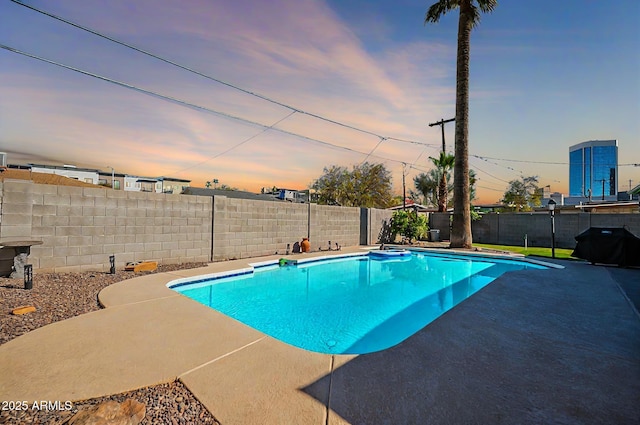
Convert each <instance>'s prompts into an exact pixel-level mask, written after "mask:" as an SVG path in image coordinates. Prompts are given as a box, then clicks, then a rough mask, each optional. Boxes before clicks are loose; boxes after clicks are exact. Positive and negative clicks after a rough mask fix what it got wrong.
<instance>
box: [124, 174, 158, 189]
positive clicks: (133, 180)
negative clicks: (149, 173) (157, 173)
mask: <svg viewBox="0 0 640 425" xmlns="http://www.w3.org/2000/svg"><path fill="white" fill-rule="evenodd" d="M124 190H127V191H131V192H156V193H162V182H160V181H158V179H154V178H151V177H140V176H131V175H125V176H124Z"/></svg>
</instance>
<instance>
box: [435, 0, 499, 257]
mask: <svg viewBox="0 0 640 425" xmlns="http://www.w3.org/2000/svg"><path fill="white" fill-rule="evenodd" d="M497 3H498V2H497V0H440V1H438V2H437V3H435V4H433V5H431V7H429V9H428V10H427V13H426V15H425V18H424V22H425V24H427V23H429V22H433V23H436V22H438V21H439V20H440V18H441V17H442V16H443V15H445V14H446V13H447V12H450V11H451V10H453V9H458V8H459V9H460V15H459V18H458V51H457V55H456V136H455V166H454V171H453V187H454V190H453V224H452V227H451V243H450V245H451V247H452V248H471V243H472V236H471V201H470V194H469V191H470V189H469V49H470V45H471V30H472V29H473V27H475V26H476V25H477V24H478V23H479V22H480V12H483V13H487V12H491V11H493V9H495V7H496V5H497Z"/></svg>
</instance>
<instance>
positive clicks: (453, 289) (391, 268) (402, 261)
mask: <svg viewBox="0 0 640 425" xmlns="http://www.w3.org/2000/svg"><path fill="white" fill-rule="evenodd" d="M530 268H534V269H541V268H545V267H544V266H539V265H536V264H531V263H527V262H522V261H515V260H502V259H495V258H488V257H471V256H462V255H460V256H457V255H442V254H432V253H423V252H413V253H412V255H411V256H408V257H400V258H391V259H384V258H383V259H380V258H376V257H373V256H368V255H363V256H355V257H354V256H351V257H341V258H333V259H327V260H322V261H313V262H308V263H301V264H298V265H286V266H282V267H281V266H279V265H277V264H276V265H271V266H264V267H259V268H256V269H255V271H253V272H252V271H244V272H240V274H237V275H235V276H232V277H222V278H216V279H213V280H207V281H199V282H194V283H189V282H187V283H180V284H179V285H174V286H173V287H172V289H174V290H176V291H178V292H180V293H182V294H184V295H185V296H187V297H189V298H192V299H194V300H196V301H198V302H200V303H202V304H204V305H207V306H209V307H212V308H214V309H216V310H218V311H220V312H222V313H224V314H226V315H228V316H230V317H233V318H234V319H236V320H239V321H240V322H242V323H244V324H246V325H249V326H251V327H253V328H255V329H257V330H259V331H261V332H264V333H265V334H267V335H270V336H272V337H274V338H277V339H279V340H281V341H284V342H286V343H288V344H291V345H294V346H297V347H300V348H304V349H307V350H311V351H316V352H320V353H328V354H364V353H370V352H373V351H379V350H383V349H386V348H389V347H391V346H393V345H396V344H398V343H400V342H401V341H403V340H405V339H406V338H408V337H409V336H411V335H413V334H414V333H415V332H417V331H418V330H420V329H422V328H423V327H424V326H426V325H427V324H428V323H430V322H432V321H433V320H435V319H436V318H438V317H439V316H440V315H442V314H443V313H444V312H446V311H447V310H449V309H451V308H452V307H453V306H455V305H456V304H458V303H460V302H461V301H463V300H465V299H466V298H468V297H469V296H471V295H472V294H474V293H475V292H477V291H478V290H479V289H481V288H483V287H484V286H486V285H487V284H489V283H490V282H491V281H493V280H494V279H495V278H496V277H498V276H500V275H501V274H503V273H505V272H507V271H512V270H522V269H530ZM169 285H170V286H171V284H169Z"/></svg>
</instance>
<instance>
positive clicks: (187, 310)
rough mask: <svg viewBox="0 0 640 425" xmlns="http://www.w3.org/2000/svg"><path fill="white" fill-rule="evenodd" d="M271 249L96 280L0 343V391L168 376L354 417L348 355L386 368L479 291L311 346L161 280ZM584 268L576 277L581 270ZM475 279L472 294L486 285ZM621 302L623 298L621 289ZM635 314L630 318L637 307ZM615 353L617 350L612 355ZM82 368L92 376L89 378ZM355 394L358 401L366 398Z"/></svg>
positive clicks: (96, 386) (315, 420)
mask: <svg viewBox="0 0 640 425" xmlns="http://www.w3.org/2000/svg"><path fill="white" fill-rule="evenodd" d="M363 249H366V248H363V247H354V248H351V249H344V250H343V252H342V254H345V253H349V252H356V253H357V252H362V251H363ZM438 252H443V250H442V249H439V250H438ZM445 252H456V251H453V250H451V251H449V250H446V251H445ZM463 253H464V254H469V253H467V252H466V251H465V252H463ZM334 254H335V253H334ZM486 254H487V253H482V255H486ZM325 255H327V252H320V253H312V254H298V255H297V256H296V257H297V258H299V259H306V258H309V259H312V258H316V259H317V258H318V257H321V256H325ZM280 258H281V256H270V257H265V258H262V259H260V261H258V262H255V259H245V260H234V261H228V262H224V263H212V264H210V265H209V266H207V267H204V268H199V269H189V270H180V271H175V272H168V273H159V274H151V275H146V276H141V277H136V278H133V279H129V280H126V281H123V282H119V283H116V284H114V285H111V286H109V287H107V288H105V289H104V290H103V291H101V292H100V294H99V300H100V303H101V304H102V305H103V306H104V307H105V308H104V309H103V310H99V311H96V312H93V313H89V314H85V315H82V316H78V317H75V318H73V319H68V320H65V321H63V322H58V323H54V324H52V325H48V326H46V327H44V328H40V329H38V330H35V331H33V332H30V333H28V334H26V335H23V336H21V337H19V338H16V339H14V340H12V341H10V342H8V343H6V344H3V345H2V346H0V363H1V364H6V365H7V366H8V367H7V368H6V370H8V371H10V372H9V374H8V375H7V376H5V377H3V379H2V380H0V399H5V400H6V399H8V397H11V398H12V399H15V398H16V397H17V398H18V399H27V400H31V399H33V400H42V399H47V398H49V399H51V400H54V399H55V400H59V399H63V400H66V399H74V400H80V399H86V398H92V397H97V396H101V395H109V394H116V393H119V392H124V391H128V390H132V389H136V388H140V387H144V386H148V385H153V384H157V383H161V382H168V381H171V380H173V379H175V378H178V379H180V380H181V381H182V382H183V383H184V384H185V385H186V386H187V387H188V388H189V389H190V390H191V391H192V393H193V394H194V396H195V397H196V398H198V400H200V401H201V402H202V403H203V404H204V405H205V406H206V407H207V408H208V409H209V410H210V411H211V412H212V413H213V414H214V415H215V416H216V418H217V419H218V420H219V421H221V422H222V423H298V424H307V423H308V424H319V423H322V424H327V423H331V424H342V423H362V422H359V420H358V418H359V417H360V416H358V415H365V414H366V412H355V413H354V412H353V409H356V406H355V405H354V404H353V403H354V402H355V400H354V401H352V402H349V399H351V398H356V399H357V398H358V397H362V395H361V394H359V392H358V393H357V394H356V393H353V392H352V391H351V390H349V388H351V385H353V382H352V381H350V380H349V379H356V381H358V380H360V381H367V379H366V378H362V377H360V378H357V376H359V375H358V373H359V372H358V369H357V367H358V365H359V364H364V365H366V368H367V369H368V373H373V374H374V375H375V373H376V371H378V372H377V373H381V374H384V373H385V372H384V371H385V370H387V369H389V367H392V368H398V367H401V365H402V364H403V363H404V362H403V360H402V358H403V357H399V358H397V359H396V360H392V363H389V361H390V358H389V356H394V355H395V354H394V353H397V352H400V353H402V352H406V350H409V352H412V350H414V348H413V347H414V346H416V341H417V342H420V341H421V340H422V339H424V338H427V337H429V336H430V335H431V334H438V332H440V331H439V328H440V327H442V326H445V325H446V324H447V323H450V322H451V321H452V320H455V317H456V316H457V315H458V313H460V314H462V313H464V312H465V311H466V310H467V309H468V308H470V306H471V305H472V304H478V302H479V301H478V300H480V299H481V298H482V297H478V298H476V299H475V301H474V302H472V303H469V302H468V301H469V300H467V301H465V302H463V303H461V304H459V305H458V306H457V307H455V308H454V309H452V310H450V311H449V312H448V313H446V314H445V315H444V316H443V318H441V319H438V320H437V321H436V322H434V323H437V326H434V323H432V324H430V325H429V326H427V327H426V328H424V329H423V330H422V331H419V334H420V335H417V336H414V337H411V338H409V339H408V340H406V341H405V342H402V343H401V344H399V345H398V346H396V347H393V348H392V349H389V350H385V351H384V352H380V353H372V354H368V355H362V356H355V355H329V354H319V353H312V352H309V351H306V350H303V349H300V348H296V347H293V346H290V345H287V344H285V343H283V342H280V341H277V340H275V339H273V338H271V337H269V336H266V335H264V334H262V333H260V332H258V331H255V330H253V329H251V328H249V327H247V326H245V325H242V324H240V323H239V322H237V321H235V320H234V319H231V318H229V317H227V316H224V315H222V314H220V313H217V312H215V311H214V310H212V309H210V308H208V307H205V306H202V305H200V304H199V303H197V302H196V301H193V300H189V299H187V298H186V297H184V296H182V295H181V294H179V293H177V292H175V291H173V290H171V289H169V288H168V287H167V283H169V282H170V281H175V280H179V279H189V278H193V277H194V276H200V275H203V274H215V273H220V272H224V271H228V270H235V269H237V268H242V266H243V265H244V267H245V268H246V267H247V266H248V265H249V264H261V263H264V262H270V261H277V260H279V259H280ZM249 261H251V262H252V263H249ZM549 264H554V263H549ZM554 265H556V266H558V264H554ZM567 266H569V265H568V264H567ZM574 268H576V267H573V265H572V266H571V267H569V269H574ZM554 270H556V271H557V272H564V271H563V270H561V269H554ZM594 270H596V271H597V270H598V269H594ZM566 273H573V270H568V271H566ZM523 276H524V277H523ZM590 278H591V277H589V276H585V279H584V280H585V281H586V280H589V279H590ZM518 279H521V280H522V279H524V280H523V281H527V275H523V274H517V275H513V276H511V278H509V279H507V278H503V277H501V278H498V279H497V280H496V282H497V281H498V280H500V281H501V282H502V284H501V285H499V286H500V287H502V286H504V283H505V281H507V280H509V281H518ZM593 279H601V277H598V276H595V277H593ZM528 280H531V279H528ZM491 287H492V285H489V286H488V288H491ZM485 289H486V288H483V290H481V291H480V292H479V294H480V293H484V292H496V291H485ZM502 290H504V289H502ZM475 297H476V296H474V297H471V298H470V300H474V298H475ZM622 298H623V297H622V296H621V299H622ZM616 302H617V301H616ZM624 303H625V305H626V300H624ZM461 306H462V307H461ZM627 307H628V306H627ZM634 317H635V319H636V321H637V319H638V318H637V316H636V315H634ZM189 325H190V326H189ZM635 325H637V324H635ZM634 329H635V328H634ZM634 331H635V330H634ZM100 332H102V333H104V335H103V334H101V333H100ZM61 339H62V341H63V343H62V344H61ZM76 341H79V342H77V343H76ZM87 341H91V343H90V344H87V343H86V342H87ZM42 347H47V356H45V357H42V356H40V357H38V356H33V353H37V352H38V351H41V350H42ZM403 356H404V355H403ZM132 357H133V359H132ZM627 357H628V356H627ZM356 358H358V361H355V360H356ZM617 358H618V359H620V355H617ZM141 359H144V360H141ZM379 359H381V360H379ZM3 362H4V363H3ZM118 362H120V363H118ZM58 371H62V372H58ZM123 371H126V374H123ZM336 371H339V373H337V374H336V373H335V372H336ZM349 371H351V372H349ZM349 373H351V375H353V376H356V378H349V379H348V377H347V378H345V376H346V375H345V374H347V375H348V376H351V375H349ZM434 373H435V372H434ZM92 376H93V377H94V379H89V378H91V377H92ZM394 376H395V375H394ZM336 379H337V381H336ZM385 379H392V380H394V379H395V378H389V377H386V378H385ZM360 381H358V382H360ZM362 385H364V387H367V388H368V387H372V388H374V387H376V386H377V385H383V386H388V385H391V386H393V385H394V384H392V383H384V381H380V380H379V382H376V383H372V382H362ZM396 385H397V384H396ZM359 386H360V384H359ZM364 387H362V388H364ZM389 389H390V388H389ZM345 391H346V392H345ZM371 391H374V390H373V389H371ZM378 391H379V390H378ZM366 393H367V392H366V391H365V392H364V393H363V394H366ZM372 394H373V393H372ZM421 396H422V395H421ZM408 397H409V398H411V396H408ZM391 399H393V397H391ZM396 402H397V400H396ZM414 402H416V403H417V402H418V401H417V400H414ZM377 403H382V404H384V403H385V402H384V400H381V401H377ZM356 404H362V403H361V402H360V403H356ZM364 404H365V406H364V407H366V409H365V410H367V409H368V410H371V408H372V407H373V406H374V405H372V404H367V402H365V403H364ZM364 407H362V406H361V407H360V409H362V408H364ZM387 408H388V409H391V410H392V409H393V407H392V406H387ZM391 410H389V411H391ZM369 414H371V412H369ZM345 418H346V419H345ZM401 422H402V421H401Z"/></svg>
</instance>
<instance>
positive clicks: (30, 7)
mask: <svg viewBox="0 0 640 425" xmlns="http://www.w3.org/2000/svg"><path fill="white" fill-rule="evenodd" d="M11 1H12V2H14V3H16V4H18V5H20V6H24V7H26V8H28V9H31V10H33V11H35V12H38V13H41V14H43V15H46V16H48V17H50V18H53V19H56V20H58V21H60V22H64V23H65V24H68V25H71V26H73V27H75V28H78V29H81V30H83V31H86V32H89V33H91V34H94V35H97V36H98V37H101V38H104V39H106V40H109V41H111V42H113V43H116V44H119V45H121V46H124V47H127V48H129V49H132V50H135V51H136V52H139V53H142V54H144V55H147V56H150V57H152V58H154V59H157V60H159V61H162V62H165V63H168V64H170V65H173V66H176V67H178V68H180V69H183V70H185V71H188V72H191V73H194V74H196V75H199V76H201V77H203V78H206V79H209V80H211V81H215V82H216V83H219V84H222V85H224V86H227V87H230V88H232V89H234V90H239V91H241V92H243V93H246V94H248V95H251V96H254V97H257V98H259V99H262V100H265V101H267V102H270V103H273V104H275V105H278V106H282V107H283V108H287V109H289V110H292V111H294V112H297V113H300V114H304V115H308V116H310V117H313V118H317V119H320V120H322V121H325V122H328V123H331V124H335V125H338V126H341V127H344V128H348V129H351V130H355V131H358V132H361V133H364V134H369V135H371V136H376V137H378V138H385V139H387V138H386V137H384V136H381V135H379V134H377V133H374V132H372V131H369V130H364V129H362V128H358V127H355V126H352V125H349V124H345V123H342V122H340V121H336V120H332V119H330V118H326V117H323V116H321V115H317V114H314V113H312V112H307V111H304V110H302V109H300V108H296V107H294V106H291V105H287V104H286V103H283V102H280V101H277V100H274V99H271V98H269V97H267V96H264V95H262V94H259V93H256V92H253V91H250V90H247V89H243V88H242V87H239V86H236V85H234V84H231V83H228V82H226V81H223V80H220V79H218V78H215V77H212V76H210V75H207V74H204V73H202V72H200V71H197V70H195V69H193V68H190V67H188V66H185V65H181V64H179V63H177V62H174V61H172V60H170V59H166V58H163V57H161V56H158V55H156V54H154V53H151V52H149V51H147V50H144V49H141V48H139V47H136V46H134V45H132V44H129V43H126V42H124V41H120V40H118V39H115V38H113V37H110V36H108V35H105V34H102V33H100V32H98V31H96V30H93V29H91V28H89V27H86V26H83V25H80V24H77V23H75V22H72V21H69V20H67V19H65V18H62V17H61V16H57V15H54V14H52V13H49V12H46V11H44V10H42V9H38V8H37V7H34V6H31V5H28V4H25V3H23V2H22V1H20V0H11ZM394 140H395V139H394Z"/></svg>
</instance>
